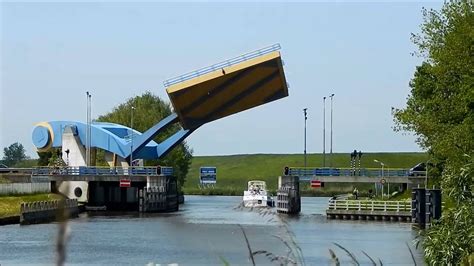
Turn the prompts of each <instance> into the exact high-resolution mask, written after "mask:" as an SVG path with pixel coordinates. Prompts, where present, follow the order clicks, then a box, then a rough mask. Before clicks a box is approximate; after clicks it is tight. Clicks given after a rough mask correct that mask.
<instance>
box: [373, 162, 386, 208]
mask: <svg viewBox="0 0 474 266" xmlns="http://www.w3.org/2000/svg"><path fill="white" fill-rule="evenodd" d="M374 162H376V163H379V164H380V165H381V166H382V179H383V174H384V173H383V170H384V167H385V164H384V163H383V162H381V161H379V160H377V159H374ZM383 186H384V184H382V199H383Z"/></svg>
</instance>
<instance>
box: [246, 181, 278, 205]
mask: <svg viewBox="0 0 474 266" xmlns="http://www.w3.org/2000/svg"><path fill="white" fill-rule="evenodd" d="M243 201H244V206H245V207H267V206H270V207H273V206H274V203H273V198H272V197H271V196H270V195H268V194H267V185H266V183H265V181H259V180H253V181H249V182H248V188H247V190H246V191H244V200H243Z"/></svg>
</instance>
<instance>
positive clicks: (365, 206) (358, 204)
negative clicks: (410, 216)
mask: <svg viewBox="0 0 474 266" xmlns="http://www.w3.org/2000/svg"><path fill="white" fill-rule="evenodd" d="M328 209H331V210H355V211H385V212H387V211H392V212H401V211H403V212H409V211H411V201H376V200H330V201H329V206H328Z"/></svg>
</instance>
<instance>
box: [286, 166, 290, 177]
mask: <svg viewBox="0 0 474 266" xmlns="http://www.w3.org/2000/svg"><path fill="white" fill-rule="evenodd" d="M289 174H290V168H289V167H288V166H285V175H289Z"/></svg>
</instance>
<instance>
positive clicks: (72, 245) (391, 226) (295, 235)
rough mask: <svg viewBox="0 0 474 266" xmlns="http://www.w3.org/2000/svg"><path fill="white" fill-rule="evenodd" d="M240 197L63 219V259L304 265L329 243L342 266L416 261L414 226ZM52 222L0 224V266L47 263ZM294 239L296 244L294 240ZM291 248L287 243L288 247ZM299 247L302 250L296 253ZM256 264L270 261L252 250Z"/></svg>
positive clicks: (326, 260)
mask: <svg viewBox="0 0 474 266" xmlns="http://www.w3.org/2000/svg"><path fill="white" fill-rule="evenodd" d="M240 200H241V197H227V196H186V203H185V204H184V205H181V209H180V211H179V212H176V213H166V214H144V215H142V214H134V213H132V214H130V213H128V214H127V213H126V214H124V213H121V214H118V213H108V214H99V213H95V214H90V213H89V214H87V213H84V214H81V216H80V218H78V219H75V220H72V221H70V222H69V230H68V231H69V237H70V238H69V242H68V246H67V260H66V261H67V263H68V264H83V265H90V264H114V265H116V264H134V265H144V264H148V263H154V264H169V263H177V264H179V265H196V264H199V265H211V264H212V265H215V264H217V265H224V264H225V263H229V264H230V265H249V264H250V263H251V262H250V260H249V255H248V254H249V251H248V247H247V242H246V240H245V237H244V234H243V232H245V235H246V236H247V238H248V243H249V246H250V248H251V250H252V251H254V252H256V251H262V252H271V253H272V254H275V255H279V256H283V257H286V256H288V254H290V255H289V257H291V258H292V259H293V260H296V261H299V260H298V259H300V258H301V256H298V255H297V254H299V253H302V257H303V258H304V263H305V264H306V265H328V264H331V261H332V260H331V255H330V252H329V249H331V250H332V251H334V253H335V254H336V256H337V257H338V259H339V261H340V262H341V265H345V264H351V259H350V258H349V257H348V256H347V254H346V253H345V252H344V251H343V250H342V249H341V248H339V247H337V246H336V245H335V244H334V243H337V244H339V245H341V246H342V247H344V248H345V249H347V250H349V251H350V252H351V253H353V254H354V256H355V257H356V258H357V260H358V262H359V263H361V264H370V260H369V258H368V257H366V255H364V253H363V252H365V253H367V254H368V255H369V256H370V257H371V258H373V259H374V260H376V261H378V260H379V259H380V260H381V261H382V262H383V264H384V265H389V264H391V265H413V260H412V258H411V255H410V252H409V250H408V247H407V244H408V245H410V247H411V249H412V251H413V253H414V256H415V258H416V260H417V263H418V265H419V264H422V257H421V256H422V255H421V251H420V250H416V249H415V248H414V247H413V245H412V244H413V240H414V239H415V237H416V231H414V230H412V228H411V225H410V224H408V223H398V222H382V221H379V222H376V221H371V222H369V221H341V220H327V219H326V217H325V215H324V212H325V209H326V207H327V202H328V198H303V199H302V213H301V214H300V215H299V216H297V217H286V216H279V215H276V214H274V213H262V212H258V211H256V210H249V209H243V208H239V207H238V205H239V203H240ZM57 232H58V224H57V223H52V224H40V225H30V226H19V225H7V226H0V265H2V266H4V265H11V264H52V263H54V262H55V257H56V253H55V244H56V238H57ZM295 244H296V245H295ZM288 247H290V248H288ZM299 249H301V252H299ZM255 260H256V263H257V265H263V264H271V262H270V260H269V259H268V258H267V257H265V256H264V255H262V254H260V255H256V256H255Z"/></svg>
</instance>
